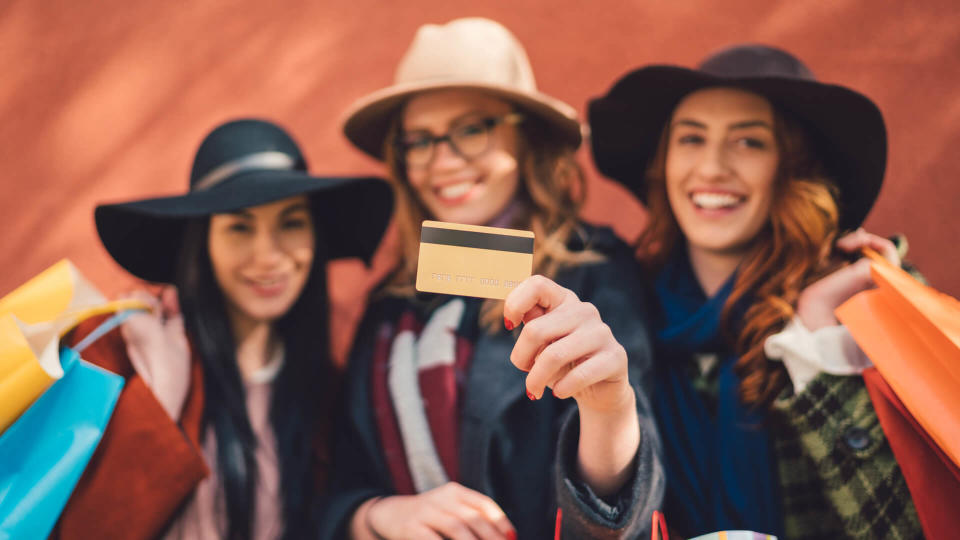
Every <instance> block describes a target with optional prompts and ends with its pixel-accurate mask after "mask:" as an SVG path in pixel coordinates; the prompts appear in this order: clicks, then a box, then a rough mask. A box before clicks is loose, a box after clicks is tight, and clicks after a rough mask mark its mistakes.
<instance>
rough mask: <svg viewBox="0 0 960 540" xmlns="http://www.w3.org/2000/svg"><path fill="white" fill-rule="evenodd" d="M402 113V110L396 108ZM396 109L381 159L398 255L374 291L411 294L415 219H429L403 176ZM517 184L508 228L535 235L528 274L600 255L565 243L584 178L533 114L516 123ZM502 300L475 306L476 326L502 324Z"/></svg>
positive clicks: (568, 150)
mask: <svg viewBox="0 0 960 540" xmlns="http://www.w3.org/2000/svg"><path fill="white" fill-rule="evenodd" d="M401 114H402V113H401ZM401 114H397V116H396V118H394V120H393V122H392V124H391V127H390V130H389V131H388V133H387V137H386V139H385V141H384V153H383V155H384V161H385V162H386V164H387V167H388V170H389V177H388V179H389V181H390V184H391V185H392V186H393V190H394V194H395V201H396V202H395V208H394V216H395V220H396V224H397V233H398V234H397V236H398V240H399V251H400V257H399V260H398V261H397V264H396V266H395V267H394V268H393V270H392V271H391V272H390V273H389V274H388V276H387V278H386V279H385V280H384V282H383V285H382V286H381V288H380V290H379V291H378V294H381V295H389V296H402V297H412V296H413V295H414V293H415V290H414V283H415V282H416V275H417V256H418V252H419V247H420V224H421V223H422V222H423V220H425V219H430V215H431V214H430V212H429V210H428V209H427V208H426V207H425V206H424V205H423V203H422V202H421V201H420V200H419V198H418V197H417V195H416V193H415V192H414V190H413V188H412V186H411V185H410V183H409V182H408V181H407V180H406V170H405V169H404V165H403V160H402V159H401V157H400V156H399V155H397V148H396V141H397V140H398V139H399V137H400V136H401V132H402V127H401V122H400V117H401ZM517 131H518V135H519V136H518V137H517V141H518V148H517V154H518V157H519V163H520V171H519V172H520V187H519V188H518V191H517V194H516V198H517V199H519V202H520V203H521V205H522V207H523V210H522V211H521V212H519V213H518V215H517V216H516V217H514V219H513V222H512V223H510V224H509V225H508V226H509V227H514V228H518V229H527V230H531V231H533V233H534V235H535V240H534V250H533V273H534V274H541V275H543V276H546V277H549V278H553V277H555V276H556V274H557V272H559V271H560V270H561V269H562V268H564V267H568V266H576V265H579V264H583V263H587V262H593V261H597V260H601V257H600V256H599V255H598V254H597V253H595V252H593V251H589V250H584V251H576V252H575V251H571V250H569V249H568V248H567V243H568V241H569V240H570V238H571V237H572V236H573V235H574V234H582V231H580V230H578V219H577V216H578V214H579V211H580V208H581V206H582V205H583V200H584V197H585V195H586V178H585V177H584V174H583V170H582V169H581V168H580V165H579V164H578V163H577V162H576V160H575V158H574V151H575V150H576V149H575V148H573V147H572V146H570V145H569V144H565V143H563V142H562V141H561V140H560V139H559V138H557V137H556V136H555V135H554V134H553V133H552V132H551V131H550V130H549V129H548V127H547V126H546V125H545V124H544V123H543V122H542V121H540V120H538V119H537V118H536V117H533V116H532V115H525V117H524V120H523V121H522V122H521V123H520V124H518V125H517ZM502 312H503V302H502V301H498V300H487V301H485V302H484V304H483V307H482V308H481V311H480V322H481V325H482V326H483V327H484V328H486V329H487V330H488V331H489V332H491V333H494V332H496V331H497V330H498V329H500V328H502V327H503V319H502Z"/></svg>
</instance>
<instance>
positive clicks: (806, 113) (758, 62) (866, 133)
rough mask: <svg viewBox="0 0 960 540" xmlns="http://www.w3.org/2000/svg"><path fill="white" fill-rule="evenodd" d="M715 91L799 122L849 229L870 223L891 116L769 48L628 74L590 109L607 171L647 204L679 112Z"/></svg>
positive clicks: (597, 156)
mask: <svg viewBox="0 0 960 540" xmlns="http://www.w3.org/2000/svg"><path fill="white" fill-rule="evenodd" d="M708 87H735V88H741V89H744V90H747V91H750V92H754V93H756V94H759V95H761V96H764V97H765V98H767V99H768V100H770V102H771V103H772V104H773V105H774V107H775V108H777V109H779V110H782V111H784V112H785V113H787V114H788V115H789V116H791V117H792V118H793V119H795V120H796V121H798V122H799V123H800V124H801V125H802V126H803V127H804V128H805V131H806V132H808V133H809V134H810V136H811V137H812V138H813V139H814V140H813V141H811V142H812V143H813V144H814V152H816V153H817V155H818V156H820V157H821V158H822V159H823V160H824V163H825V166H826V167H827V169H828V173H829V176H830V179H831V180H832V181H833V182H834V183H835V184H836V186H837V188H838V190H839V192H840V193H839V201H838V206H839V211H840V217H839V225H840V228H841V230H848V229H855V228H857V227H859V226H860V224H861V223H863V220H864V219H865V218H866V217H867V214H868V213H869V212H870V209H871V208H872V207H873V204H874V202H876V199H877V196H878V194H879V193H880V186H881V185H882V183H883V175H884V171H885V169H886V163H887V132H886V128H885V126H884V122H883V115H882V114H881V113H880V110H879V109H878V108H877V106H876V105H875V104H874V103H873V102H872V101H871V100H870V99H869V98H867V97H866V96H864V95H863V94H860V93H858V92H855V91H853V90H850V89H849V88H845V87H843V86H837V85H833V84H825V83H821V82H818V81H816V80H815V79H814V77H813V74H812V73H811V72H810V70H809V69H807V67H806V66H804V65H803V63H801V62H800V61H799V60H798V59H796V58H795V57H793V56H792V55H790V54H788V53H786V52H784V51H781V50H779V49H775V48H772V47H767V46H761V45H747V46H738V47H733V48H731V49H727V50H725V51H722V52H720V53H717V54H716V55H714V56H712V57H710V58H709V59H707V60H706V61H705V62H704V63H703V64H701V65H700V67H699V69H696V70H694V69H688V68H683V67H679V66H668V65H654V66H647V67H643V68H640V69H637V70H634V71H632V72H630V73H627V74H626V75H624V76H623V77H622V78H621V79H620V80H619V81H617V82H616V83H615V84H614V85H613V87H612V88H611V89H610V91H609V92H607V94H606V95H605V96H603V97H600V98H597V99H594V100H591V101H590V103H589V107H588V112H589V122H590V132H591V146H592V148H593V156H594V160H595V161H596V164H597V168H598V169H599V170H600V172H601V173H603V174H604V175H606V176H609V177H610V178H613V179H614V180H617V181H618V182H620V183H622V184H624V185H626V186H627V187H628V188H630V189H631V190H633V191H634V193H636V194H637V195H638V196H639V197H640V199H641V200H643V199H645V196H646V195H645V194H646V186H645V181H646V180H645V171H646V168H647V166H648V165H649V163H650V160H651V159H652V158H653V155H654V153H655V152H656V149H657V144H658V143H659V140H660V136H661V134H662V133H663V130H664V128H665V126H666V125H667V122H668V121H669V120H670V117H671V115H672V114H673V110H674V108H676V106H677V104H678V103H679V102H680V101H681V100H682V99H683V97H684V96H686V95H687V94H689V93H691V92H694V91H696V90H700V89H703V88H708Z"/></svg>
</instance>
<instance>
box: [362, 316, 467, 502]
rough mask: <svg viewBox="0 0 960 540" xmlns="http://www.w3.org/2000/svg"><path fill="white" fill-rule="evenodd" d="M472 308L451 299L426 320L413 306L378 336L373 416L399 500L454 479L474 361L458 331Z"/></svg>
mask: <svg viewBox="0 0 960 540" xmlns="http://www.w3.org/2000/svg"><path fill="white" fill-rule="evenodd" d="M472 307H473V306H472V304H471V305H469V306H468V305H467V302H465V301H464V299H462V298H452V299H451V300H449V301H447V302H446V303H444V304H442V305H441V306H440V307H438V308H436V309H434V310H433V311H432V312H431V313H429V314H426V315H425V314H423V313H421V311H420V310H418V309H416V307H415V306H413V305H411V306H409V307H407V308H406V309H403V310H401V311H400V316H399V318H398V319H397V320H396V321H387V322H385V323H383V324H382V325H381V327H380V329H379V331H378V333H377V337H376V339H377V342H376V347H375V348H374V357H373V370H372V377H373V380H372V400H373V409H374V416H375V418H376V423H377V430H378V432H379V434H380V441H381V443H382V445H383V450H384V456H385V457H386V461H387V466H388V468H389V470H390V476H391V477H392V479H393V485H394V487H395V489H396V492H397V493H398V494H401V495H411V494H415V493H422V492H424V491H428V490H430V489H433V488H435V487H438V486H440V485H442V484H444V483H446V482H448V481H457V480H458V479H459V465H458V456H459V448H458V435H459V433H460V430H459V412H460V403H461V401H462V400H461V399H460V398H461V396H462V394H463V381H464V379H465V373H466V370H467V366H468V364H469V361H470V358H471V357H472V354H473V341H472V340H471V339H468V338H467V337H465V336H464V332H463V331H462V330H461V327H462V326H466V325H464V324H463V322H464V318H465V317H464V315H465V313H466V312H469V311H472V310H471V308H472ZM467 314H468V315H471V314H472V313H467ZM472 318H473V317H467V319H472ZM470 326H474V325H470Z"/></svg>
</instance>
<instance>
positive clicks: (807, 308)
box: [797, 293, 839, 332]
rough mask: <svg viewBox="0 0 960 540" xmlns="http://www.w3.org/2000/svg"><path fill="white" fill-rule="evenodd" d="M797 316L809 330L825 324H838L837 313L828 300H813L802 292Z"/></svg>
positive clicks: (798, 301)
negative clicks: (834, 312) (835, 313)
mask: <svg viewBox="0 0 960 540" xmlns="http://www.w3.org/2000/svg"><path fill="white" fill-rule="evenodd" d="M797 316H798V317H800V322H802V323H803V326H805V327H806V328H807V329H808V330H810V331H811V332H813V331H814V330H818V329H820V328H823V327H825V326H836V325H837V324H839V323H838V321H837V317H836V315H834V314H833V310H832V309H831V308H830V306H829V305H828V304H827V303H826V302H818V301H816V299H814V300H813V301H811V299H810V298H809V296H807V295H806V294H803V293H801V294H800V298H799V299H798V300H797Z"/></svg>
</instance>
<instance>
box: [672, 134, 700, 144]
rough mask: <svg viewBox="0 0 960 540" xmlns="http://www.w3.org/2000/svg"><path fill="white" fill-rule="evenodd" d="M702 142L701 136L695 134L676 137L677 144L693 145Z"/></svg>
mask: <svg viewBox="0 0 960 540" xmlns="http://www.w3.org/2000/svg"><path fill="white" fill-rule="evenodd" d="M703 142H704V138H703V136H702V135H699V134H697V133H686V134H681V135H680V136H678V137H677V144H685V145H694V144H703Z"/></svg>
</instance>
